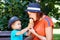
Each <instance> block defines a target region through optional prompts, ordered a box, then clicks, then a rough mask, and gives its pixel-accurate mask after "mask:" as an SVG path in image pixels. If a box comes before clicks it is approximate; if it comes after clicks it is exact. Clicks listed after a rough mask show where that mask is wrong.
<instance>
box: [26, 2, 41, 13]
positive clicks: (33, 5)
mask: <svg viewBox="0 0 60 40" xmlns="http://www.w3.org/2000/svg"><path fill="white" fill-rule="evenodd" d="M25 11H26V12H27V11H30V12H41V6H40V4H39V3H29V4H28V7H27V9H26V10H25Z"/></svg>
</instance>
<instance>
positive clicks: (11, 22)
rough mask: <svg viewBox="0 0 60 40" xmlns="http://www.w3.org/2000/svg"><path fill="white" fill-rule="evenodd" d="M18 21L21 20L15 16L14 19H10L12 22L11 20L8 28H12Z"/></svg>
mask: <svg viewBox="0 0 60 40" xmlns="http://www.w3.org/2000/svg"><path fill="white" fill-rule="evenodd" d="M17 20H19V18H18V17H16V16H13V17H12V18H10V20H9V22H8V28H10V27H11V25H12V24H13V23H14V22H15V21H17Z"/></svg>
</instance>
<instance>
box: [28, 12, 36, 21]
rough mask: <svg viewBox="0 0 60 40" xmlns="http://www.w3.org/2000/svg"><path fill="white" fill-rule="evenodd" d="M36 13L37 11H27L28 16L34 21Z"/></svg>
mask: <svg viewBox="0 0 60 40" xmlns="http://www.w3.org/2000/svg"><path fill="white" fill-rule="evenodd" d="M36 14H37V13H35V12H29V11H28V15H29V18H32V19H33V20H34V21H36V20H37V15H36Z"/></svg>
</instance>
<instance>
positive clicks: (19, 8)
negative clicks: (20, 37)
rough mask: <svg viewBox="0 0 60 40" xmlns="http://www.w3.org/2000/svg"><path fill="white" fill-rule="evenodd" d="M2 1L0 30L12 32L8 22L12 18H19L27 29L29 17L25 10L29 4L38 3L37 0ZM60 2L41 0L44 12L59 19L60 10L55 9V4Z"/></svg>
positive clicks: (0, 5) (0, 4)
mask: <svg viewBox="0 0 60 40" xmlns="http://www.w3.org/2000/svg"><path fill="white" fill-rule="evenodd" d="M1 1H2V0H0V30H2V31H3V30H5V31H6V30H10V29H8V20H9V19H10V18H11V17H12V16H17V17H19V18H20V19H21V21H22V27H23V28H25V27H26V26H27V25H28V20H29V18H28V15H27V13H26V12H25V9H26V7H27V5H28V4H29V2H36V0H4V2H1ZM56 1H59V0H41V1H40V2H39V1H38V3H40V5H41V9H42V11H43V12H44V13H45V14H46V15H49V16H53V17H55V18H56V19H59V16H60V13H58V8H55V7H54V5H55V4H58V5H59V3H55V2H56Z"/></svg>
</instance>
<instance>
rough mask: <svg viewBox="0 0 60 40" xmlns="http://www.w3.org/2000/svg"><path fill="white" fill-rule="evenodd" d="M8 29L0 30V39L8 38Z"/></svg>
mask: <svg viewBox="0 0 60 40" xmlns="http://www.w3.org/2000/svg"><path fill="white" fill-rule="evenodd" d="M10 33H11V32H10V31H0V40H10Z"/></svg>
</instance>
